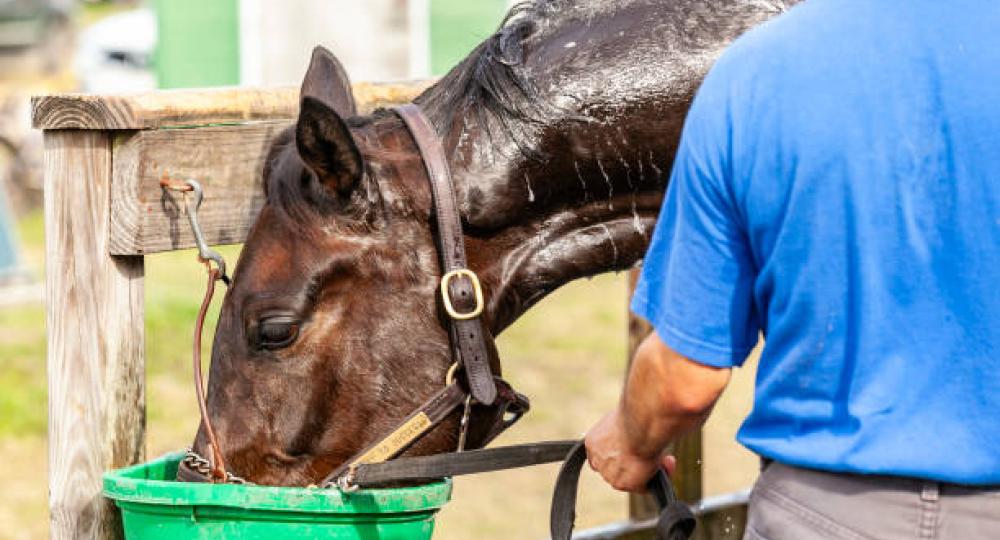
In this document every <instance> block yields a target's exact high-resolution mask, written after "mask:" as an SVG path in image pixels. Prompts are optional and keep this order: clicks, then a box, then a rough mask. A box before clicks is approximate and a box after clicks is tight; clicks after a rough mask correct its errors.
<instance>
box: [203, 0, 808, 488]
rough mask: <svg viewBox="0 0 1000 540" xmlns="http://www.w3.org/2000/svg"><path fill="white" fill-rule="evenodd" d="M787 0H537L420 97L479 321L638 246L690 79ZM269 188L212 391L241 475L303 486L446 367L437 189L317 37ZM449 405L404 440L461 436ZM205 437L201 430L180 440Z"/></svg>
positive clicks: (211, 404)
mask: <svg viewBox="0 0 1000 540" xmlns="http://www.w3.org/2000/svg"><path fill="white" fill-rule="evenodd" d="M791 3H793V2H790V1H789V2H786V1H781V0H636V1H622V0H603V1H601V0H586V1H583V0H581V1H579V2H569V1H564V0H549V1H538V2H536V3H534V4H528V5H523V6H519V7H517V8H514V10H513V11H512V13H511V14H510V15H509V16H508V18H507V20H506V22H505V23H504V24H503V25H502V26H501V28H500V29H499V30H498V31H497V33H496V34H495V35H493V36H492V37H490V38H489V39H488V40H486V41H485V42H484V43H482V44H481V45H480V46H479V47H477V48H476V49H475V50H474V51H473V52H472V53H471V54H470V55H469V56H468V57H467V58H466V59H465V60H464V61H463V62H462V63H461V64H459V65H458V66H457V67H456V68H455V69H453V70H452V71H451V72H450V73H448V75H446V76H445V77H444V78H443V79H441V80H440V82H438V83H437V84H436V85H434V86H433V87H432V88H430V89H429V90H427V91H426V92H425V93H424V94H423V95H421V96H420V97H419V98H418V99H417V100H416V103H418V104H419V105H420V106H421V107H422V108H423V110H424V111H425V112H426V113H427V115H428V116H429V117H430V119H431V121H432V123H433V124H434V126H435V128H436V130H437V132H438V134H439V135H440V137H441V138H442V140H443V142H444V146H445V148H446V150H447V152H448V155H449V156H450V165H451V167H452V170H453V174H454V181H455V189H456V193H457V197H458V204H459V207H460V211H461V214H462V221H463V228H464V233H465V242H466V246H467V250H468V253H469V264H470V267H471V268H472V270H474V271H475V272H476V273H477V274H478V275H479V276H480V279H481V281H482V283H483V288H484V290H485V293H486V298H487V305H486V311H485V313H484V321H485V324H486V327H487V329H488V331H490V332H492V333H493V334H494V335H495V334H498V333H499V332H501V331H502V330H503V329H504V328H506V327H507V326H508V325H510V324H511V323H512V322H513V321H514V320H516V319H517V318H518V317H519V316H520V315H521V314H522V313H523V312H524V311H525V310H527V309H528V308H530V307H531V306H532V305H534V304H535V303H536V302H538V301H539V300H540V299H541V298H543V297H544V296H545V295H547V294H548V293H550V292H552V291H553V290H555V289H556V288H558V287H559V286H561V285H563V284H565V283H567V282H569V281H571V280H573V279H576V278H579V277H584V276H590V275H594V274H598V273H601V272H606V271H611V270H621V269H625V268H630V267H632V266H633V265H635V264H636V263H637V262H638V261H639V260H640V259H641V257H642V254H643V252H644V250H645V248H646V246H647V245H648V243H649V241H650V236H651V233H652V230H653V225H654V223H655V221H656V215H657V211H658V209H659V205H660V201H661V200H662V195H663V191H664V188H665V186H666V183H667V173H668V171H669V170H670V166H671V162H672V159H673V154H674V151H675V149H676V145H677V141H678V138H679V134H680V131H681V125H682V123H683V120H684V116H685V112H686V110H687V107H688V105H689V102H690V100H691V98H692V95H693V94H694V92H695V89H696V88H697V86H698V84H699V82H700V81H701V79H702V77H703V76H704V75H705V73H706V71H707V70H708V68H709V66H710V65H711V63H712V61H713V60H714V59H715V57H716V56H717V55H718V53H720V52H721V51H722V49H723V48H724V47H725V46H726V45H727V44H728V43H729V42H730V41H731V40H732V39H734V38H735V37H736V36H737V35H739V34H740V33H742V32H743V31H744V30H746V29H747V28H749V27H751V26H753V25H755V24H757V23H760V22H761V21H764V20H765V19H767V18H769V17H771V16H773V15H775V14H777V13H779V12H781V11H782V10H784V9H786V8H787V7H788V4H791ZM265 191H266V196H267V203H266V204H265V206H264V207H263V209H262V210H261V213H260V216H259V217H258V219H257V223H256V224H255V225H254V227H253V230H252V231H251V232H250V234H249V235H248V237H247V241H246V245H245V247H244V248H243V252H242V255H241V257H240V261H239V265H238V267H237V270H236V274H235V279H234V281H233V284H232V288H231V289H230V290H229V292H228V294H227V295H226V298H225V302H224V304H223V308H222V313H221V316H220V320H219V325H218V330H217V334H216V337H215V346H214V350H213V355H212V364H211V370H210V376H211V379H210V384H209V391H208V408H209V414H210V417H211V419H212V420H213V423H214V424H215V427H216V429H217V431H218V433H219V438H220V443H221V449H222V452H223V454H224V456H225V458H226V462H227V464H228V467H229V469H230V470H231V471H232V472H233V473H235V474H238V475H241V476H243V477H245V478H246V479H248V480H251V481H253V482H256V483H260V484H282V485H306V484H310V483H315V482H316V481H317V480H318V479H320V478H322V477H323V476H324V475H326V474H327V473H328V472H330V471H331V470H332V469H333V468H334V467H336V466H337V465H339V464H341V463H342V462H343V461H344V460H345V459H346V458H348V457H349V456H350V455H352V454H353V453H354V452H356V451H357V450H358V449H360V448H362V447H364V446H365V445H367V444H368V443H370V442H372V440H374V439H376V438H377V437H380V436H381V435H384V434H385V433H386V432H387V431H388V430H389V429H390V428H391V427H392V426H393V424H394V423H395V422H397V421H398V420H399V419H401V418H403V417H405V416H406V415H407V414H409V412H410V411H412V410H413V409H415V408H416V407H417V406H418V405H419V404H420V403H421V402H422V401H423V400H424V399H426V398H427V396H429V395H431V394H432V393H433V392H435V391H437V390H438V389H440V388H441V387H442V385H443V384H444V380H445V372H446V370H447V369H448V367H449V364H450V362H451V361H452V360H451V355H450V348H449V337H448V334H447V332H446V330H445V321H444V314H443V310H442V309H441V302H440V298H439V297H438V296H437V295H436V291H437V290H438V283H439V279H440V277H441V272H440V269H439V264H438V255H437V250H436V247H435V240H434V231H433V230H432V229H433V219H432V216H431V211H432V200H431V192H430V186H429V184H428V181H427V177H426V175H425V172H424V169H423V165H422V162H421V159H420V156H419V154H418V153H417V150H416V148H415V146H414V141H413V139H412V137H411V135H410V134H409V132H408V131H407V130H406V129H405V128H404V126H403V124H402V122H401V121H400V119H399V118H398V117H397V116H395V115H393V114H391V113H389V112H387V111H376V112H375V113H374V114H372V115H370V116H357V115H356V110H355V106H354V99H353V97H352V96H351V93H350V84H349V83H348V79H347V76H346V74H345V73H344V71H343V69H342V68H341V67H340V65H339V64H338V63H337V61H336V60H335V59H334V58H333V57H332V56H331V55H330V54H329V53H327V52H325V51H322V50H317V52H316V54H314V57H313V61H312V64H311V65H310V67H309V71H308V73H307V74H306V78H305V81H304V82H303V85H302V99H301V110H300V113H299V119H298V122H297V125H295V126H294V127H293V128H290V129H289V130H288V131H287V132H285V133H283V134H282V135H281V136H280V137H279V138H278V140H277V141H276V142H275V144H274V147H273V148H272V150H271V154H270V156H269V158H268V159H267V165H266V171H265ZM476 414H478V415H488V414H489V411H484V410H479V411H477V413H476ZM456 424H457V418H452V419H450V420H449V421H446V422H445V423H444V424H442V425H441V426H439V427H438V428H437V429H436V430H435V431H434V432H432V433H431V434H430V435H429V436H428V437H426V438H424V439H423V440H421V441H420V442H419V443H418V444H416V445H415V446H414V447H412V448H411V449H410V450H409V453H411V454H426V453H436V452H443V451H449V450H453V449H454V447H455V444H456V433H457V428H456ZM475 424H476V420H475V418H474V419H473V425H475ZM482 437H483V433H476V432H473V433H471V434H470V443H471V446H476V445H478V444H481V443H482ZM206 446H207V445H206V436H205V430H204V428H202V429H200V430H199V433H198V436H197V437H196V440H195V443H194V449H195V450H196V451H198V452H200V453H201V454H202V455H206V456H207V455H209V452H208V449H207V448H206Z"/></svg>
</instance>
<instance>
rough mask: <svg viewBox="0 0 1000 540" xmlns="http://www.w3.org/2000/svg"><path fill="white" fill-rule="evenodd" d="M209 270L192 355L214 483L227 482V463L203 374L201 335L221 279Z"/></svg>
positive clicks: (209, 268)
mask: <svg viewBox="0 0 1000 540" xmlns="http://www.w3.org/2000/svg"><path fill="white" fill-rule="evenodd" d="M205 266H206V267H207V268H208V285H207V286H206V288H205V297H204V298H203V299H202V300H201V307H200V308H198V318H197V319H196V320H195V323H194V343H193V345H192V348H193V352H192V354H191V359H192V363H193V364H194V366H193V367H194V388H195V397H196V398H197V400H198V412H199V414H201V424H202V426H204V428H205V436H206V437H207V438H208V446H209V448H210V450H211V452H212V455H211V461H212V469H211V475H212V481H213V482H225V481H226V479H227V475H226V462H225V460H224V459H223V457H222V449H221V448H220V447H219V437H218V435H216V434H215V427H214V426H212V420H211V418H210V417H209V416H208V405H206V402H205V383H204V381H203V380H202V378H203V376H202V373H201V333H202V330H203V329H204V328H205V316H206V315H207V314H208V306H210V305H211V304H212V295H213V294H214V293H215V280H217V279H219V271H218V270H216V269H215V268H212V265H210V264H208V263H207V262H206V263H205Z"/></svg>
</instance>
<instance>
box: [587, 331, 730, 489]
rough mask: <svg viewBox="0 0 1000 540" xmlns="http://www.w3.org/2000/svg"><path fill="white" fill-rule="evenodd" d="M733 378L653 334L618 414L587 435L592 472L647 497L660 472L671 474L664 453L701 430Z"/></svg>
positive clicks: (632, 371) (634, 369) (636, 359)
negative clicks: (652, 480)
mask: <svg viewBox="0 0 1000 540" xmlns="http://www.w3.org/2000/svg"><path fill="white" fill-rule="evenodd" d="M729 375H730V370H729V369H726V368H715V367H710V366H706V365H704V364H699V363H698V362H695V361H693V360H691V359H689V358H687V357H685V356H684V355H682V354H680V353H678V352H677V351H674V350H673V349H671V348H670V347H668V346H667V344H666V343H664V342H663V341H661V340H660V338H659V337H657V335H656V333H653V334H651V335H650V336H649V337H647V338H646V339H645V340H643V342H642V344H640V345H639V348H638V349H637V350H636V353H635V357H634V358H633V359H632V367H631V368H630V369H629V373H628V377H627V378H626V381H625V390H624V391H623V392H622V399H621V401H620V402H619V405H618V408H616V409H615V410H614V411H613V412H612V413H611V414H609V415H607V416H605V417H604V418H603V419H601V421H599V422H598V423H597V424H596V425H594V427H593V428H591V430H590V432H588V433H587V438H586V445H587V457H588V459H589V461H590V466H591V467H593V469H594V470H596V471H597V472H598V473H600V474H601V476H603V477H604V480H606V481H607V482H608V483H609V484H611V486H612V487H614V488H615V489H619V490H622V491H643V490H644V489H645V487H646V482H647V481H648V480H649V479H650V478H652V476H653V473H655V472H656V468H657V467H660V466H664V467H666V468H667V472H668V474H669V473H672V472H673V468H674V460H673V457H670V456H664V449H665V448H666V447H667V445H668V444H670V443H671V442H673V441H674V440H676V439H677V438H678V437H680V436H681V435H683V434H685V433H688V432H690V431H694V430H696V429H698V427H700V426H701V424H702V423H703V422H704V421H705V419H706V418H708V413H709V412H711V410H712V406H713V405H715V402H716V400H717V399H719V395H720V394H722V391H723V390H724V389H725V388H726V384H727V383H728V382H729Z"/></svg>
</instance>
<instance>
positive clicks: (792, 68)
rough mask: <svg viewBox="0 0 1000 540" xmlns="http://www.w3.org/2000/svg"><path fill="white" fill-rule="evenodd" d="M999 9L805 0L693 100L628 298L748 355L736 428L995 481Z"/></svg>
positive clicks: (773, 439)
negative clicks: (749, 387)
mask: <svg viewBox="0 0 1000 540" xmlns="http://www.w3.org/2000/svg"><path fill="white" fill-rule="evenodd" d="M998 32H1000V4H997V3H996V2H993V1H990V0H982V1H948V2H941V1H937V0H933V1H932V0H909V1H905V2H904V1H891V0H884V1H875V0H837V1H833V0H808V1H806V2H805V3H804V4H800V5H798V6H797V7H794V8H792V9H791V10H790V11H789V12H788V13H786V14H784V15H782V16H781V17H779V18H777V19H775V20H773V21H771V22H770V23H767V24H765V25H763V26H761V27H759V28H757V29H755V30H753V31H751V32H749V33H748V34H746V35H745V36H743V37H742V38H740V39H739V40H738V41H737V42H736V43H735V44H734V45H733V46H732V47H730V48H729V49H728V50H727V51H726V52H725V53H724V54H723V56H722V57H721V58H720V59H719V60H718V62H717V63H716V65H715V67H714V68H713V70H712V71H711V73H710V74H709V76H708V78H707V79H706V80H705V82H704V84H703V86H702V87H701V89H700V90H699V92H698V95H697V97H696V98H695V101H694V104H693V105H692V108H691V111H690V113H689V115H688V118H687V122H686V125H685V128H684V134H683V137H682V140H681V144H680V149H679V150H678V153H677V158H676V162H675V163H674V169H673V173H672V179H671V183H670V186H669V188H668V191H667V195H666V199H665V201H664V203H663V209H662V213H661V217H660V221H659V224H658V225H657V228H656V232H655V234H654V237H653V242H652V246H651V247H650V250H649V252H648V254H647V256H646V259H645V262H644V268H643V271H642V279H641V281H640V283H639V285H638V288H637V290H636V293H635V297H634V299H633V303H632V309H633V310H634V311H635V312H636V313H637V314H639V315H641V316H643V317H644V318H646V319H648V320H649V321H650V322H651V323H652V324H653V325H654V327H655V328H656V330H657V333H658V334H659V336H660V337H661V338H662V339H663V340H664V341H665V342H666V343H667V344H668V345H670V346H671V347H672V348H674V349H676V350H677V351H678V352H680V353H682V354H684V355H686V356H688V357H690V358H691V359H693V360H696V361H698V362H702V363H704V364H708V365H712V366H737V365H740V364H741V363H742V362H743V360H744V358H745V357H746V355H747V353H748V352H750V350H751V348H752V347H753V346H754V345H755V343H756V342H757V340H758V336H759V334H760V333H763V335H764V339H765V346H764V350H763V354H762V357H761V359H760V365H759V372H758V375H757V383H756V393H755V399H754V407H753V411H752V413H751V414H750V416H749V417H748V418H747V420H746V421H745V423H744V424H743V426H742V428H741V429H740V432H739V435H738V438H739V440H740V441H741V442H742V443H743V444H744V445H746V446H747V447H749V448H750V449H751V450H753V451H755V452H757V453H759V454H761V455H763V456H766V457H770V458H774V459H776V460H779V461H782V462H785V463H789V464H792V465H799V466H805V467H812V468H818V469H824V470H832V471H847V472H856V473H879V474H892V475H902V476H911V477H920V478H930V479H936V480H943V481H950V482H958V483H968V484H987V483H990V484H1000V38H998V35H1000V33H998Z"/></svg>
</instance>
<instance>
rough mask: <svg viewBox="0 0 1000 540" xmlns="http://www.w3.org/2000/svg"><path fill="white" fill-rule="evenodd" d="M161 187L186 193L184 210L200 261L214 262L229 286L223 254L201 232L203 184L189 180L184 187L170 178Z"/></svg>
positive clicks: (162, 181) (161, 182)
mask: <svg viewBox="0 0 1000 540" xmlns="http://www.w3.org/2000/svg"><path fill="white" fill-rule="evenodd" d="M160 186H161V187H163V188H164V189H171V190H174V191H180V192H182V193H184V195H185V197H184V208H185V210H186V211H187V212H186V213H187V218H188V224H190V225H191V232H192V234H194V243H195V245H196V246H197V247H198V260H200V261H201V262H204V263H205V264H209V262H210V261H211V262H214V263H215V265H216V267H217V268H218V270H219V279H221V280H222V282H223V283H225V284H226V285H227V286H228V285H229V283H230V280H229V275H228V274H226V259H224V258H223V257H222V254H221V253H219V252H218V251H215V250H214V249H212V248H210V247H208V243H207V242H205V235H204V234H203V233H202V232H201V225H199V224H198V209H199V208H201V201H202V200H203V199H204V198H205V190H203V189H202V187H201V184H199V183H198V181H197V180H195V179H193V178H188V179H187V180H184V182H183V184H182V185H177V184H176V183H175V182H172V181H170V180H169V179H168V178H163V179H162V180H160ZM188 192H191V193H192V194H193V195H194V197H193V198H194V201H192V200H191V199H189V198H188V197H187V196H186V195H187V193H188Z"/></svg>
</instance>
